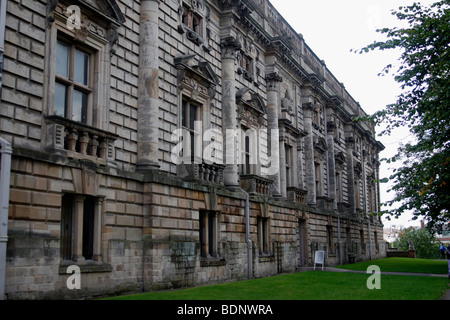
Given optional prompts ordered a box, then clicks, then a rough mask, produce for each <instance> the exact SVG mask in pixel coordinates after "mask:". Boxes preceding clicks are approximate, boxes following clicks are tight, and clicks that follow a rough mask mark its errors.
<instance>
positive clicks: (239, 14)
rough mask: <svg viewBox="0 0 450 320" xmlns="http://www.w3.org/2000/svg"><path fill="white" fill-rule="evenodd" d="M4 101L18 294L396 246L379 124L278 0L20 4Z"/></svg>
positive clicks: (266, 271)
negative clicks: (75, 271)
mask: <svg viewBox="0 0 450 320" xmlns="http://www.w3.org/2000/svg"><path fill="white" fill-rule="evenodd" d="M2 2H4V0H2ZM0 110H1V114H0V135H1V137H2V138H3V139H5V140H7V141H9V142H10V143H11V144H12V147H13V153H12V163H11V178H10V186H9V187H10V199H9V217H8V242H7V256H6V278H5V279H6V281H5V282H6V286H5V294H6V296H7V298H8V299H44V298H50V299H51V298H63V299H65V298H67V299H68V298H81V297H95V296H101V295H113V294H124V293H131V292H142V291H149V290H160V289H170V288H179V287H185V286H195V285H201V284H209V283H219V282H225V281H233V280H242V279H247V278H249V277H252V278H253V277H264V276H271V275H276V274H278V273H282V272H283V273H284V272H294V271H295V270H296V269H297V268H298V267H302V266H303V267H304V266H311V265H312V264H313V258H314V253H315V251H317V250H325V252H326V264H327V265H336V264H340V263H346V262H349V261H353V260H356V261H361V260H368V259H375V258H380V257H384V256H385V255H386V249H385V245H384V241H383V228H382V224H381V222H380V220H379V218H378V217H377V216H373V215H369V213H373V212H377V211H378V210H379V209H378V206H379V203H380V195H379V186H378V183H377V180H378V178H379V176H378V174H379V173H378V172H379V158H378V154H379V152H380V151H381V150H382V149H383V146H382V145H381V144H380V143H379V142H378V141H376V139H375V128H374V127H373V125H372V124H370V123H365V122H355V121H353V119H354V117H356V116H361V115H365V113H364V111H363V110H362V108H361V106H360V105H359V104H358V103H357V102H356V101H355V100H354V99H353V98H352V97H351V96H350V94H349V93H348V92H347V91H346V90H345V88H344V86H343V84H341V83H340V82H339V81H338V80H337V79H336V78H335V77H334V76H333V75H332V73H331V72H330V71H329V70H328V69H327V67H326V66H325V63H324V62H323V61H321V60H320V59H319V58H318V57H317V56H316V55H315V54H314V52H313V51H312V50H311V49H310V48H309V47H308V45H307V44H306V43H305V41H304V40H303V38H302V36H301V35H299V34H298V33H296V31H295V30H293V29H292V28H291V27H290V26H289V25H288V24H287V23H286V21H285V20H284V19H283V17H282V16H280V14H279V13H278V12H277V11H276V10H275V8H274V7H273V6H272V4H271V3H270V2H269V1H267V0H211V1H209V0H161V1H160V0H141V1H135V0H79V1H66V0H60V1H58V0H48V1H46V0H36V1H28V0H8V1H7V5H6V19H5V43H4V63H3V77H2V92H1V108H0ZM72 265H75V266H78V267H79V270H80V271H81V275H80V282H81V288H80V289H75V290H70V289H69V288H68V286H67V280H68V278H69V276H70V275H71V274H70V272H69V273H68V270H72V269H69V266H72Z"/></svg>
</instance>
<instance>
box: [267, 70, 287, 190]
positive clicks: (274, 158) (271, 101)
mask: <svg viewBox="0 0 450 320" xmlns="http://www.w3.org/2000/svg"><path fill="white" fill-rule="evenodd" d="M266 81H267V128H268V135H269V136H268V140H269V153H270V154H269V159H270V168H271V169H270V170H269V176H270V178H271V179H272V180H273V184H272V195H273V196H274V197H281V196H282V194H281V181H280V155H281V153H280V151H281V150H280V140H279V137H280V136H281V135H280V134H279V127H278V119H279V115H278V110H279V107H278V103H279V101H280V99H279V92H280V88H279V84H280V82H282V81H283V79H282V78H281V77H280V76H279V75H278V74H277V73H271V74H268V75H267V77H266ZM277 144H278V145H277ZM282 144H283V143H282ZM283 149H284V144H283ZM283 157H284V154H283Z"/></svg>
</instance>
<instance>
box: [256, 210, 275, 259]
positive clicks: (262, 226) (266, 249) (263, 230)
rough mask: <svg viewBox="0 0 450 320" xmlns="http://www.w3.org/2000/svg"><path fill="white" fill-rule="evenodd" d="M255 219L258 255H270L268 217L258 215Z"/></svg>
mask: <svg viewBox="0 0 450 320" xmlns="http://www.w3.org/2000/svg"><path fill="white" fill-rule="evenodd" d="M256 220H257V232H258V251H259V255H260V256H261V257H267V256H271V255H272V246H271V243H270V218H269V217H263V216H258V217H257V219H256Z"/></svg>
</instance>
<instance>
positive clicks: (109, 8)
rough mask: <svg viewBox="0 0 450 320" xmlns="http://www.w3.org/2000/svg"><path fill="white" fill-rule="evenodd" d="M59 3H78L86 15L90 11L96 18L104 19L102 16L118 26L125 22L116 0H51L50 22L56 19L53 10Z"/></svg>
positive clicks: (48, 15)
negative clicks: (70, 0) (69, 0)
mask: <svg viewBox="0 0 450 320" xmlns="http://www.w3.org/2000/svg"><path fill="white" fill-rule="evenodd" d="M58 3H65V4H66V5H67V6H71V5H76V6H78V7H79V8H80V11H81V14H83V15H85V14H87V13H89V12H90V13H91V14H93V15H95V16H96V19H98V20H102V18H101V17H103V18H106V20H108V21H109V22H110V23H113V24H115V25H116V27H118V26H120V25H122V24H123V23H124V22H125V16H124V15H123V13H122V11H121V10H120V8H119V6H118V5H117V2H116V1H115V0H78V1H72V2H68V1H60V0H49V2H48V3H47V21H48V22H49V23H51V22H53V21H54V18H53V10H54V9H55V8H56V6H57V5H58Z"/></svg>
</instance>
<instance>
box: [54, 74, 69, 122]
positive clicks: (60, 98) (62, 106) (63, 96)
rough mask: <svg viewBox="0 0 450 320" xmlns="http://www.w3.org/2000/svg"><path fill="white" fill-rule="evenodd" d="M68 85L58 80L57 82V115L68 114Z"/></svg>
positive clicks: (55, 106)
mask: <svg viewBox="0 0 450 320" xmlns="http://www.w3.org/2000/svg"><path fill="white" fill-rule="evenodd" d="M66 102H67V87H66V86H65V85H63V84H60V83H58V82H56V83H55V102H54V103H55V105H54V107H53V109H54V114H55V115H57V116H61V117H65V116H66Z"/></svg>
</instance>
